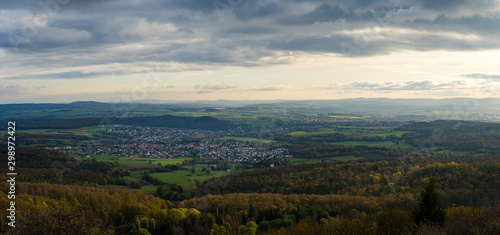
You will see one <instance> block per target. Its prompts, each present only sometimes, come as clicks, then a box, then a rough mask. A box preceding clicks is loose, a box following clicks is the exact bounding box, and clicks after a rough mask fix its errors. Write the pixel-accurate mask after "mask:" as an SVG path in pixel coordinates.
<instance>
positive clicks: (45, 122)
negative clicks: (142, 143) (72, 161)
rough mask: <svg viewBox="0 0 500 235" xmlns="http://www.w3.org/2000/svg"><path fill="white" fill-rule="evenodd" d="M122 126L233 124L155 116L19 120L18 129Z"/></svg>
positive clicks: (209, 126)
mask: <svg viewBox="0 0 500 235" xmlns="http://www.w3.org/2000/svg"><path fill="white" fill-rule="evenodd" d="M104 124H122V125H137V126H147V127H170V128H183V129H203V130H224V129H228V128H230V127H231V126H232V125H233V124H232V123H230V122H227V121H222V120H219V119H216V118H213V117H185V116H172V115H164V116H155V117H129V118H105V119H103V118H71V119H60V118H58V119H40V118H26V119H17V120H16V127H17V128H18V129H76V128H80V127H84V126H93V125H104Z"/></svg>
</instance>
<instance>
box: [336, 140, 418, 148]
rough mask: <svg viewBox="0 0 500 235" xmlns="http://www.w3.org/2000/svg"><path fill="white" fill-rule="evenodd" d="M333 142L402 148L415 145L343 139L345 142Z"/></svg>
mask: <svg viewBox="0 0 500 235" xmlns="http://www.w3.org/2000/svg"><path fill="white" fill-rule="evenodd" d="M332 144H343V145H348V146H359V145H363V146H369V147H386V148H402V149H411V148H413V146H411V145H409V144H404V143H399V144H396V143H393V142H392V141H343V142H334V143H332Z"/></svg>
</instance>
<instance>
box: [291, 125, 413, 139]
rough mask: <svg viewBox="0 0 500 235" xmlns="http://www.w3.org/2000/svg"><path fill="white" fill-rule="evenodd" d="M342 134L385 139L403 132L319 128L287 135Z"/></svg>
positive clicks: (390, 129)
mask: <svg viewBox="0 0 500 235" xmlns="http://www.w3.org/2000/svg"><path fill="white" fill-rule="evenodd" d="M336 133H339V134H344V135H347V136H359V137H375V136H378V137H382V138H385V137H387V136H389V135H395V136H398V137H401V136H402V135H403V134H404V133H405V132H403V131H394V130H392V128H387V127H352V126H344V127H340V128H336V129H332V128H319V129H318V131H313V132H305V131H294V132H290V133H288V134H287V135H289V136H293V137H299V136H312V135H331V134H336Z"/></svg>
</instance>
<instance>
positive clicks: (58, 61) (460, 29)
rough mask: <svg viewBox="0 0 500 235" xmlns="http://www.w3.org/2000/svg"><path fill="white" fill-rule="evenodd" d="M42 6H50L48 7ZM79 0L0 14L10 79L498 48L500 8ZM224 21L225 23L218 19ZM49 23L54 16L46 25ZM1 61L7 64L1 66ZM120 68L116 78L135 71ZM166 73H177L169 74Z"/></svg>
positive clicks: (460, 2) (427, 3)
mask: <svg viewBox="0 0 500 235" xmlns="http://www.w3.org/2000/svg"><path fill="white" fill-rule="evenodd" d="M42 2H44V1H42ZM215 2H216V3H218V4H219V6H217V4H216V6H214V1H212V0H209V1H206V0H172V1H161V0H150V1H148V4H144V3H143V2H142V1H137V0H106V1H97V0H92V1H85V0H72V1H70V2H69V3H68V4H59V5H58V6H57V9H56V8H51V9H52V12H50V11H47V9H46V8H44V7H41V6H40V5H39V4H38V1H27V2H23V3H21V2H20V1H14V0H7V1H4V2H2V5H1V6H0V20H1V21H2V25H0V50H1V51H2V52H5V53H6V54H7V56H6V57H5V58H3V60H7V58H9V59H10V60H11V62H9V64H10V65H11V66H10V69H11V70H12V71H11V72H10V73H9V74H11V73H12V74H14V73H17V75H12V76H10V77H27V76H26V74H37V73H39V70H40V69H41V68H43V69H47V68H48V69H49V70H51V69H60V68H65V69H66V70H71V71H74V73H73V74H71V73H70V72H68V73H67V74H60V76H58V75H57V74H54V76H53V77H50V76H44V75H39V76H38V77H37V76H35V77H36V78H37V79H45V78H47V79H48V78H54V77H56V78H64V79H78V78H82V77H92V76H95V77H98V76H107V75H108V74H106V73H102V74H91V75H90V76H89V75H88V74H84V73H85V69H86V68H85V67H86V66H95V65H103V66H107V65H112V64H122V65H126V64H129V63H149V62H154V63H165V64H167V63H179V64H182V65H183V68H184V69H187V70H189V69H196V70H199V69H206V68H207V67H210V68H214V67H219V68H223V67H226V66H241V67H258V66H270V65H276V64H286V63H290V62H292V61H293V60H291V59H290V58H289V57H287V58H284V57H283V55H286V54H294V53H296V52H308V53H328V54H334V55H335V56H345V57H359V56H362V57H369V56H377V55H384V54H390V53H394V52H398V51H437V50H439V51H441V50H449V51H477V50H487V49H500V31H499V30H498V25H499V23H500V10H499V6H498V1H489V0H476V1H473V0H443V1H434V0H418V1H393V0H380V1H366V0H355V1H352V0H312V1H305V0H294V1H292V0H255V1H226V0H215ZM221 10H222V11H224V12H225V13H228V14H225V13H224V14H223V16H224V17H221V15H220V13H221V12H220V11H221ZM44 17H46V18H44ZM0 60H2V58H0ZM126 67H127V66H122V71H116V73H118V74H125V73H129V72H130V71H129V70H127V68H126ZM165 70H167V71H174V70H170V68H168V67H166V68H165Z"/></svg>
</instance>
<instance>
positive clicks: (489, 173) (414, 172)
mask: <svg viewBox="0 0 500 235" xmlns="http://www.w3.org/2000/svg"><path fill="white" fill-rule="evenodd" d="M499 173H500V162H499V161H498V159H495V158H461V159H460V158H458V159H429V158H420V157H404V158H388V159H386V160H381V161H376V162H375V161H370V162H360V161H353V162H347V163H345V162H323V163H314V164H299V165H292V166H283V167H274V168H266V169H260V170H253V171H243V172H240V173H238V174H234V175H230V176H225V177H223V178H220V179H218V178H214V179H211V180H208V181H205V182H202V183H201V184H199V185H198V187H197V188H196V190H195V191H194V193H195V194H196V195H205V194H214V193H221V194H228V193H254V192H257V193H280V194H339V195H351V196H384V195H393V194H395V195H402V194H404V193H411V194H414V195H416V194H417V193H418V186H419V184H420V182H422V181H423V180H424V179H425V178H434V179H436V182H439V185H438V187H439V188H440V190H442V191H443V201H444V202H445V204H446V205H448V206H449V205H451V204H453V203H456V204H459V205H469V206H477V204H481V205H483V206H484V205H496V204H498V203H500V201H499V200H500V199H499V198H498V195H500V189H499V188H498V185H500V174H499ZM214 189H216V190H215V191H214Z"/></svg>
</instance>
